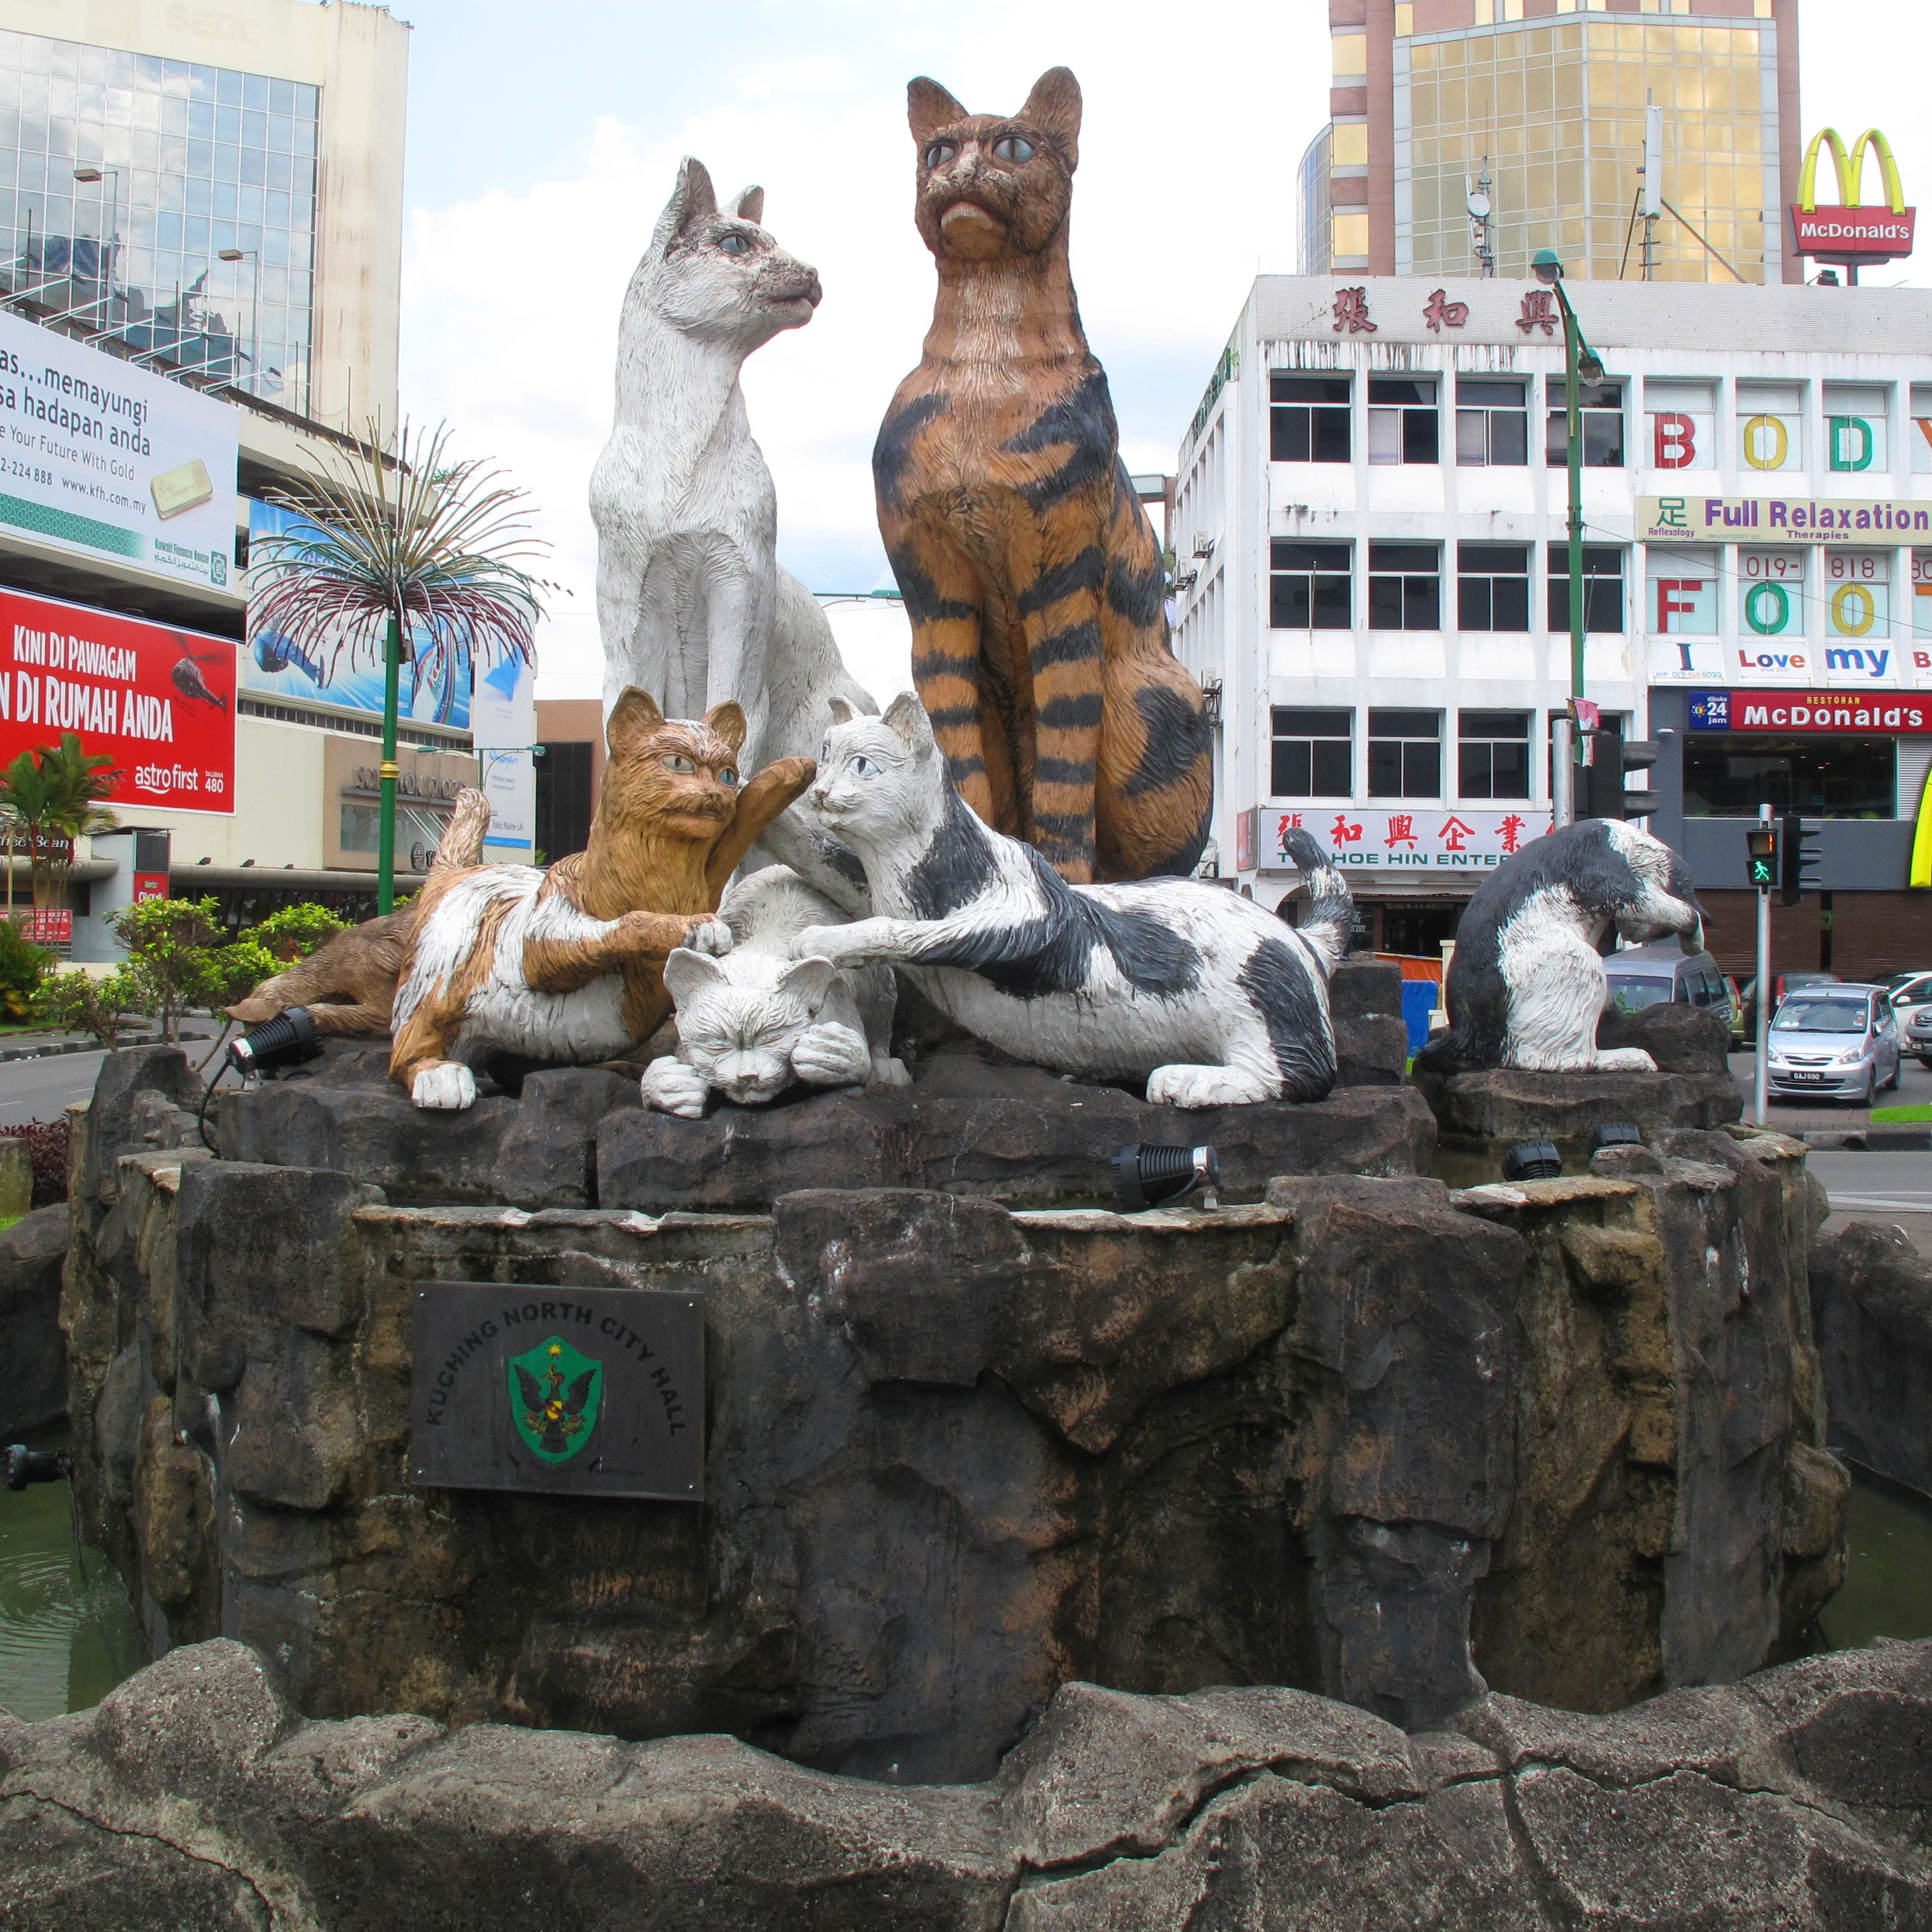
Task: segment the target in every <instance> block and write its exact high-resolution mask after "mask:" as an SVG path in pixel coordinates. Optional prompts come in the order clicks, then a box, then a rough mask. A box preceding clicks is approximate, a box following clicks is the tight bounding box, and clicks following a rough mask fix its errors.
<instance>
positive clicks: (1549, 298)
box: [1516, 289, 1556, 335]
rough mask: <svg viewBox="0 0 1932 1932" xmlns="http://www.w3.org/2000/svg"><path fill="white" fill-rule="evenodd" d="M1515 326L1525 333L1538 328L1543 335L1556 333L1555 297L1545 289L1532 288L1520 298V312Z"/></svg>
mask: <svg viewBox="0 0 1932 1932" xmlns="http://www.w3.org/2000/svg"><path fill="white" fill-rule="evenodd" d="M1516 326H1517V328H1519V329H1521V330H1522V331H1523V334H1524V335H1535V333H1536V332H1537V331H1538V329H1541V330H1542V332H1544V335H1555V334H1556V296H1553V294H1552V293H1550V290H1547V289H1532V290H1530V291H1529V293H1528V294H1527V295H1526V296H1524V297H1523V313H1522V314H1520V316H1518V317H1517V319H1516Z"/></svg>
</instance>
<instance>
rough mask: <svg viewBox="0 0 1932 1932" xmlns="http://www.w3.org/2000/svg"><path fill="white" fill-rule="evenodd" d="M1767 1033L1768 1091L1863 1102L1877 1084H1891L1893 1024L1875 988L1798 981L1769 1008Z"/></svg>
mask: <svg viewBox="0 0 1932 1932" xmlns="http://www.w3.org/2000/svg"><path fill="white" fill-rule="evenodd" d="M1766 1062H1767V1073H1768V1075H1769V1084H1770V1088H1771V1091H1772V1092H1773V1093H1774V1094H1783V1095H1785V1096H1787V1097H1790V1098H1793V1099H1799V1098H1803V1099H1809V1098H1811V1097H1814V1096H1816V1097H1819V1098H1820V1099H1832V1100H1850V1101H1853V1102H1855V1103H1857V1104H1858V1105H1859V1106H1867V1107H1868V1106H1870V1105H1871V1103H1872V1100H1873V1097H1874V1096H1876V1094H1878V1092H1879V1090H1880V1089H1881V1088H1890V1087H1896V1086H1897V1085H1898V1073H1899V1067H1900V1047H1899V1038H1898V1022H1897V1019H1895V1018H1894V1016H1893V1014H1892V1010H1891V999H1890V998H1889V997H1888V995H1887V994H1886V992H1885V989H1884V988H1883V987H1882V986H1860V985H1857V984H1855V983H1854V984H1851V985H1847V984H1846V983H1844V982H1843V981H1834V982H1832V983H1827V984H1821V985H1814V986H1801V987H1799V989H1797V990H1796V992H1793V993H1791V994H1790V995H1788V996H1787V998H1785V999H1784V1001H1781V1003H1780V1004H1779V1006H1778V1009H1777V1010H1776V1011H1775V1013H1773V1014H1772V1021H1771V1033H1770V1051H1769V1054H1768V1055H1766Z"/></svg>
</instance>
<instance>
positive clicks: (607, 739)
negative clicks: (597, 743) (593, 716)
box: [604, 684, 664, 758]
mask: <svg viewBox="0 0 1932 1932" xmlns="http://www.w3.org/2000/svg"><path fill="white" fill-rule="evenodd" d="M663 727H664V713H663V712H661V711H660V710H659V709H658V707H657V700H655V698H653V697H652V696H651V695H650V694H649V692H648V691H640V690H639V689H638V688H637V686H636V685H634V684H630V685H625V687H624V691H623V694H622V696H621V697H619V699H618V700H617V701H616V703H615V704H613V705H612V706H611V707H610V717H609V718H607V720H606V721H605V722H604V744H605V745H607V747H608V748H609V750H610V755H611V757H613V758H622V757H628V755H629V754H631V753H632V752H634V751H637V749H639V748H640V746H641V745H642V744H643V741H644V740H645V739H646V738H648V737H649V736H650V735H651V733H652V732H654V731H657V730H661V729H662V728H663Z"/></svg>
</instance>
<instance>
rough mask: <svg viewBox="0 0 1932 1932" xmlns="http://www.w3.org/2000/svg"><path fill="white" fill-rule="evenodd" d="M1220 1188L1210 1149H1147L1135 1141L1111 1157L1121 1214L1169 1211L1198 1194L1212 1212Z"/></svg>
mask: <svg viewBox="0 0 1932 1932" xmlns="http://www.w3.org/2000/svg"><path fill="white" fill-rule="evenodd" d="M1220 1184H1221V1164H1220V1162H1219V1161H1217V1160H1216V1159H1215V1158H1214V1149H1213V1148H1211V1147H1197V1148H1184V1147H1148V1146H1146V1145H1144V1144H1142V1142H1138V1141H1136V1142H1135V1143H1134V1144H1133V1145H1132V1146H1131V1147H1124V1148H1121V1151H1119V1152H1118V1154H1115V1157H1114V1205H1115V1207H1116V1208H1118V1209H1119V1211H1121V1213H1122V1214H1139V1213H1141V1212H1142V1211H1143V1210H1144V1209H1145V1208H1169V1207H1172V1205H1174V1203H1175V1202H1177V1201H1178V1200H1179V1199H1181V1197H1182V1196H1183V1195H1186V1194H1191V1193H1193V1192H1194V1190H1196V1188H1197V1187H1198V1188H1199V1189H1200V1190H1201V1192H1202V1196H1203V1199H1202V1204H1201V1205H1202V1206H1203V1207H1204V1208H1213V1207H1215V1206H1217V1205H1219V1204H1218V1203H1217V1202H1216V1200H1215V1198H1214V1195H1215V1190H1216V1189H1217V1188H1218V1187H1220Z"/></svg>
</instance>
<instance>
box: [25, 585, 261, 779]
mask: <svg viewBox="0 0 1932 1932" xmlns="http://www.w3.org/2000/svg"><path fill="white" fill-rule="evenodd" d="M235 650H236V646H235V644H234V643H233V640H231V639H229V638H227V637H210V636H208V634H206V633H205V632H204V631H181V630H177V629H175V628H173V627H172V625H166V624H150V623H145V622H142V620H141V619H139V618H136V617H121V616H115V615H114V614H113V613H110V612H108V611H105V610H90V609H89V608H88V607H86V605H84V604H62V603H57V602H55V600H54V599H53V598H50V597H29V596H28V595H26V594H25V593H24V592H20V591H17V590H0V764H4V763H7V762H8V761H10V760H11V759H13V757H16V756H17V755H18V754H20V752H22V751H31V750H33V749H34V748H36V747H37V746H39V745H49V744H53V743H56V742H58V740H59V738H60V736H61V734H62V732H64V731H72V732H74V733H77V735H78V736H79V737H80V742H81V747H82V748H83V750H84V751H98V752H105V753H106V754H107V756H108V757H111V758H112V759H113V760H114V763H115V766H117V767H118V769H119V771H120V774H121V775H120V777H119V778H118V781H116V782H115V787H114V790H113V792H112V793H110V802H113V803H114V804H116V805H169V806H172V808H174V809H175V810H176V811H229V812H232V811H233V810H234V809H235Z"/></svg>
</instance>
